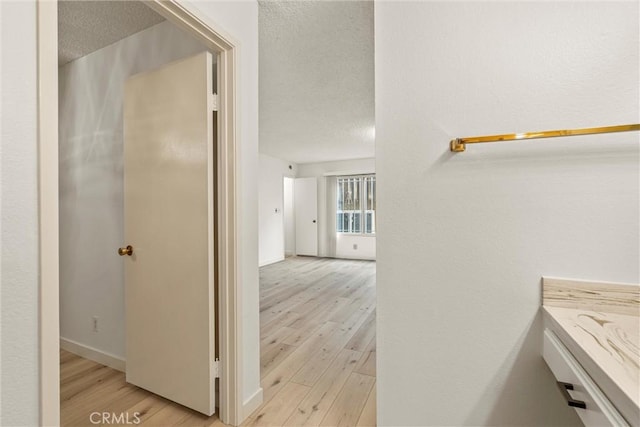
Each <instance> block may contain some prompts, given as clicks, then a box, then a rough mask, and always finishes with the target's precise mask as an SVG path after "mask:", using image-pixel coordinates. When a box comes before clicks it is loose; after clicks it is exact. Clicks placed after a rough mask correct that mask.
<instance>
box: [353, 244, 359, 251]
mask: <svg viewBox="0 0 640 427" xmlns="http://www.w3.org/2000/svg"><path fill="white" fill-rule="evenodd" d="M353 250H354V251H357V250H358V244H357V243H354V244H353Z"/></svg>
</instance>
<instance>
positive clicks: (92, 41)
mask: <svg viewBox="0 0 640 427" xmlns="http://www.w3.org/2000/svg"><path fill="white" fill-rule="evenodd" d="M162 21H164V18H163V17H162V16H160V15H158V14H157V13H155V12H154V11H152V10H151V9H149V8H148V7H147V6H145V5H144V4H143V3H142V2H139V1H87V0H84V1H60V2H58V65H64V64H66V63H67V62H70V61H73V60H74V59H78V58H80V57H83V56H85V55H88V54H89V53H91V52H95V51H96V50H98V49H101V48H103V47H105V46H108V45H110V44H112V43H115V42H117V41H118V40H121V39H123V38H125V37H128V36H130V35H131V34H134V33H137V32H139V31H142V30H144V29H145V28H149V27H151V26H153V25H155V24H158V23H160V22H162Z"/></svg>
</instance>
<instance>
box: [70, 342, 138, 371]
mask: <svg viewBox="0 0 640 427" xmlns="http://www.w3.org/2000/svg"><path fill="white" fill-rule="evenodd" d="M60 348H62V349H64V350H67V351H69V352H71V353H73V354H77V355H78V356H81V357H84V358H85V359H89V360H93V361H94V362H97V363H100V364H101V365H105V366H108V367H110V368H113V369H116V370H118V371H121V372H124V371H125V360H124V359H122V358H120V357H118V356H115V355H113V354H110V353H106V352H104V351H102V350H98V349H96V348H93V347H89V346H88V345H84V344H80V343H79V342H75V341H73V340H70V339H67V338H62V337H60Z"/></svg>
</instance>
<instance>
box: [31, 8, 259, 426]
mask: <svg viewBox="0 0 640 427" xmlns="http://www.w3.org/2000/svg"><path fill="white" fill-rule="evenodd" d="M145 4H147V5H148V6H149V7H151V8H152V9H154V10H155V11H156V12H158V13H159V14H160V15H162V16H164V17H165V18H166V19H167V20H168V21H170V22H172V23H173V24H175V25H177V26H178V27H181V28H182V29H184V30H185V31H187V32H188V33H189V34H191V35H193V36H194V37H196V38H197V39H198V40H200V41H201V42H202V43H204V44H205V45H206V46H207V47H208V48H209V49H210V50H211V51H212V52H215V53H217V54H218V64H217V67H218V82H219V85H218V88H217V90H218V105H219V108H220V112H219V113H218V117H219V127H218V142H219V144H218V165H217V166H218V238H219V241H218V251H217V253H218V256H219V264H218V265H219V276H218V281H219V300H218V310H219V319H220V324H219V326H220V330H219V347H220V356H219V357H220V364H221V366H220V369H221V371H222V373H223V375H222V378H220V389H219V390H220V414H219V417H220V419H221V421H222V422H224V423H225V424H231V425H239V424H240V423H241V422H242V421H243V419H244V404H243V403H242V396H243V388H242V387H243V384H242V378H243V377H242V360H243V348H242V345H241V344H242V301H241V298H240V296H241V295H242V289H241V283H242V278H241V274H240V273H241V271H240V269H239V267H238V260H239V254H240V248H239V244H238V242H239V239H238V236H239V235H240V217H241V216H240V210H239V208H238V205H239V199H238V188H237V187H238V182H239V170H238V152H239V150H238V149H237V139H238V136H237V123H236V108H237V95H236V79H237V73H238V71H237V65H236V60H237V56H238V54H237V48H238V43H236V42H235V41H234V40H233V39H232V38H231V37H229V36H228V35H227V34H225V33H224V32H223V31H221V30H220V26H219V25H217V24H215V23H214V22H212V21H211V20H210V18H208V17H205V16H204V15H203V14H202V13H201V12H200V11H198V10H197V9H196V8H195V7H194V6H193V5H191V4H188V5H185V4H183V2H180V3H178V1H177V0H167V1H161V0H150V1H145ZM37 25H38V64H39V65H38V81H39V87H38V89H39V92H38V102H39V119H38V134H39V159H40V163H39V175H40V177H39V178H40V196H39V202H40V209H39V214H40V230H39V240H40V269H41V271H40V273H41V274H40V355H41V363H40V368H41V373H40V378H41V385H40V401H41V423H42V424H43V425H58V424H59V423H60V392H59V363H60V362H59V327H58V325H59V319H60V315H59V312H58V298H59V289H58V269H59V259H58V257H59V253H58V233H59V228H58V227H59V226H58V178H57V170H58V130H57V126H58V93H57V91H58V78H57V75H58V63H57V56H58V55H57V53H58V52H57V51H58V49H57V44H58V41H57V30H58V28H57V2H56V1H49V0H38V24H37ZM256 396H259V399H262V394H261V393H260V394H258V395H256ZM256 399H258V397H256Z"/></svg>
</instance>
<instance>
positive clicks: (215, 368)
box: [213, 357, 220, 378]
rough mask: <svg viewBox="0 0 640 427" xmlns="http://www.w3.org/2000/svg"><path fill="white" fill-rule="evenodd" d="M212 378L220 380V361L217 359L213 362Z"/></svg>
mask: <svg viewBox="0 0 640 427" xmlns="http://www.w3.org/2000/svg"><path fill="white" fill-rule="evenodd" d="M213 378H220V359H218V358H217V357H216V360H215V361H214V362H213Z"/></svg>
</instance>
